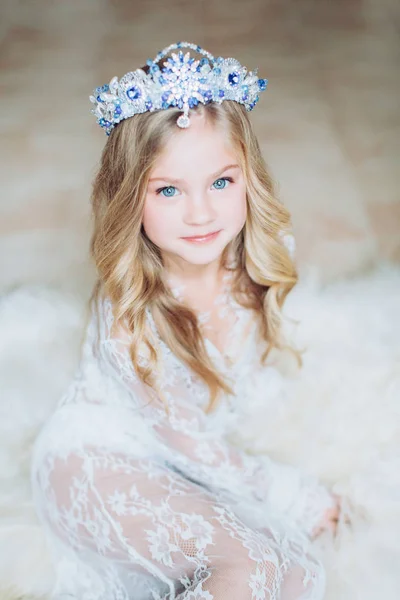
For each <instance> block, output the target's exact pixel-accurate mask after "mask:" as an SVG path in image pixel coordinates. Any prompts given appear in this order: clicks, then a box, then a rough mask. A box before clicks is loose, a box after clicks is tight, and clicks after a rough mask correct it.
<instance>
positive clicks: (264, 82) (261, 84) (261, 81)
mask: <svg viewBox="0 0 400 600" xmlns="http://www.w3.org/2000/svg"><path fill="white" fill-rule="evenodd" d="M267 83H268V79H259V80H258V87H259V89H260V90H261V91H262V92H263V91H264V90H265V88H266V87H267Z"/></svg>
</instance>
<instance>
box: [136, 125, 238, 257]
mask: <svg viewBox="0 0 400 600" xmlns="http://www.w3.org/2000/svg"><path fill="white" fill-rule="evenodd" d="M246 208H247V203H246V186H245V181H244V177H243V173H242V170H241V168H240V166H239V163H238V160H237V156H236V154H235V152H234V151H233V148H232V147H231V146H230V145H229V142H228V141H227V136H226V135H224V133H223V132H222V131H220V130H218V129H216V128H214V127H213V126H212V125H211V124H209V123H207V121H206V120H205V118H204V116H200V115H198V114H192V115H191V117H190V126H189V128H188V129H184V130H177V132H176V133H175V134H174V135H173V136H172V138H170V140H169V142H168V143H167V144H166V147H165V148H164V150H163V152H162V154H161V155H160V156H159V157H158V159H157V161H156V163H155V165H154V167H153V169H152V171H151V173H150V179H149V184H148V188H147V193H146V198H145V205H144V214H143V227H144V230H145V232H146V234H147V236H148V238H149V239H150V240H151V241H152V242H153V243H154V244H155V245H156V246H158V248H160V250H161V254H162V256H163V258H164V260H166V261H167V262H168V260H171V261H172V262H173V263H174V264H178V265H180V266H182V267H184V266H185V264H186V266H188V264H187V263H189V264H190V265H198V266H205V265H207V264H210V263H212V262H214V261H218V262H219V259H220V257H221V254H222V252H223V250H224V248H225V247H226V246H227V244H228V243H229V242H230V241H231V240H232V239H233V238H234V237H235V236H236V235H237V234H238V233H239V232H240V231H241V229H242V228H243V226H244V224H245V221H246ZM211 233H215V234H216V235H214V236H212V237H211V238H210V239H206V240H204V239H203V240H201V237H202V236H207V235H209V234H211ZM193 237H197V238H198V239H197V240H196V239H188V238H193Z"/></svg>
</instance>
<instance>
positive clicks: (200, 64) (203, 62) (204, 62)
mask: <svg viewBox="0 0 400 600" xmlns="http://www.w3.org/2000/svg"><path fill="white" fill-rule="evenodd" d="M206 64H208V58H206V57H205V56H203V58H201V59H200V62H199V66H200V67H202V66H203V65H206Z"/></svg>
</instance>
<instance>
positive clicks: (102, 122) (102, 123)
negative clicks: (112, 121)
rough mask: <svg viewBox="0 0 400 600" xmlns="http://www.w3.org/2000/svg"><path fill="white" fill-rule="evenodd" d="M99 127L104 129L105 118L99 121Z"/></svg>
mask: <svg viewBox="0 0 400 600" xmlns="http://www.w3.org/2000/svg"><path fill="white" fill-rule="evenodd" d="M99 125H101V126H102V127H103V125H104V119H103V117H102V118H101V119H100V120H99Z"/></svg>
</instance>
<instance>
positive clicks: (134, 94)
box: [126, 85, 142, 100]
mask: <svg viewBox="0 0 400 600" xmlns="http://www.w3.org/2000/svg"><path fill="white" fill-rule="evenodd" d="M126 95H127V96H128V98H129V100H137V99H138V98H140V96H141V95H142V92H141V90H140V88H138V87H136V86H135V85H134V86H133V87H131V88H130V89H129V90H127V91H126Z"/></svg>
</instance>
